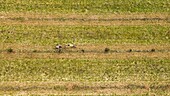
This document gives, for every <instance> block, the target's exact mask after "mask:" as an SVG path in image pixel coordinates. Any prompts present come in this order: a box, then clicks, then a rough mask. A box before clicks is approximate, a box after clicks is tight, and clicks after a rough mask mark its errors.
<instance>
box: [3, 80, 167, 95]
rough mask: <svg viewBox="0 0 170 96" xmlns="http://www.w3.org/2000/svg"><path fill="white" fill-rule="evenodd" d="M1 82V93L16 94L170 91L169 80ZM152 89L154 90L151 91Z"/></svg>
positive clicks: (122, 93)
mask: <svg viewBox="0 0 170 96" xmlns="http://www.w3.org/2000/svg"><path fill="white" fill-rule="evenodd" d="M154 83H156V82H152V83H149V82H124V83H119V82H95V83H92V82H17V81H16V82H1V83H0V85H1V86H0V93H1V94H2V93H3V94H9V93H12V94H15V95H28V94H36V95H38V94H39V95H45V94H46V95H48V94H69V95H70V94H72V95H73V94H74V95H80V94H81V95H82V94H86V95H88V94H93V95H95V94H116V95H133V94H138V95H141V94H148V93H149V94H150V93H152V92H157V91H158V90H160V91H163V92H167V93H168V94H169V92H168V91H170V90H169V89H170V85H169V84H168V82H161V83H156V85H154ZM151 90H152V91H151Z"/></svg>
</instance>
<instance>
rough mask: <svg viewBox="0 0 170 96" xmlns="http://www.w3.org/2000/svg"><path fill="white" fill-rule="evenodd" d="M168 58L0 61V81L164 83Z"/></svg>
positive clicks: (167, 69) (169, 68)
mask: <svg viewBox="0 0 170 96" xmlns="http://www.w3.org/2000/svg"><path fill="white" fill-rule="evenodd" d="M169 63H170V61H169V59H147V58H146V59H145V58H143V59H142V58H141V59H130V60H114V59H111V60H110V59H104V60H97V59H96V60H95V59H92V60H88V59H56V60H55V59H18V60H1V61H0V64H1V68H0V73H1V74H0V77H1V78H0V81H11V80H12V81H93V82H94V81H120V82H123V81H129V80H130V81H131V80H132V81H150V82H152V81H161V82H163V81H168V80H169V79H170V78H169V76H168V75H169V70H170V67H169Z"/></svg>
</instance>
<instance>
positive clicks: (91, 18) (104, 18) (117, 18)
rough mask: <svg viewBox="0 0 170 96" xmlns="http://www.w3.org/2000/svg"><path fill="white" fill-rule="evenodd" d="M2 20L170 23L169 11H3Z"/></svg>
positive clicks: (46, 23) (62, 22)
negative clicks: (115, 12) (88, 12)
mask: <svg viewBox="0 0 170 96" xmlns="http://www.w3.org/2000/svg"><path fill="white" fill-rule="evenodd" d="M17 18H18V19H19V20H18V19H17ZM154 18H156V19H159V20H154ZM16 19H17V20H16ZM20 19H21V20H20ZM34 19H35V20H34ZM41 19H46V20H41ZM62 19H64V20H62ZM145 19H146V20H145ZM147 19H148V20H147ZM150 19H151V20H150ZM152 19H153V20H152ZM60 20H61V21H60ZM0 21H1V24H3V25H4V24H5V25H11V24H12V25H15V24H22V25H23V24H24V25H101V26H110V25H117V26H119V25H144V24H145V25H166V26H168V25H170V22H169V14H168V13H162V14H161V13H147V14H137V13H136V14H135V13H134V14H106V15H83V14H55V15H54V14H53V15H47V14H31V13H26V14H24V13H11V14H10V13H1V14H0Z"/></svg>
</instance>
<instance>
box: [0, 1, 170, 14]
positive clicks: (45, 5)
mask: <svg viewBox="0 0 170 96" xmlns="http://www.w3.org/2000/svg"><path fill="white" fill-rule="evenodd" d="M0 4H1V5H0V6H1V8H0V11H1V12H32V13H35V12H36V13H48V14H56V13H78V14H91V13H92V14H93V13H94V14H105V13H123V12H126V13H128V12H169V10H170V9H169V6H170V4H169V0H161V1H160V0H143V1H141V0H133V1H129V0H124V1H121V0H114V1H113V0H107V1H106V0H100V1H91V0H85V1H82V0H76V2H75V0H69V1H65V0H50V1H40V0H38V1H29V0H25V1H21V0H19V1H17V2H15V1H14V0H7V1H1V2H0Z"/></svg>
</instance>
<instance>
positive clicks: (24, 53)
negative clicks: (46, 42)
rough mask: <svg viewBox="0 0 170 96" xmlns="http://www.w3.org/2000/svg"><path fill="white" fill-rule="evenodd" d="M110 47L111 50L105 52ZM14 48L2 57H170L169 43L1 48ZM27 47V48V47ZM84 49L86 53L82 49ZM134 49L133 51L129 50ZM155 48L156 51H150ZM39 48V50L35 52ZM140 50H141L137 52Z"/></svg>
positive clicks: (1, 56)
mask: <svg viewBox="0 0 170 96" xmlns="http://www.w3.org/2000/svg"><path fill="white" fill-rule="evenodd" d="M106 47H108V48H109V49H110V50H111V51H110V52H109V53H107V54H104V49H105V48H106ZM7 48H13V50H14V52H13V53H8V52H5V51H3V52H1V54H0V59H17V58H30V59H33V58H50V59H55V58H70V59H73V58H80V59H83V58H86V59H127V58H143V57H145V58H170V51H169V50H170V47H169V44H167V45H154V44H153V45H139V44H125V45H122V44H115V45H97V44H96V45H91V44H89V45H88V44H87V45H77V48H75V49H69V48H68V49H63V53H55V52H54V49H53V47H52V46H29V45H25V46H24V45H18V44H10V45H8V44H4V45H3V47H2V46H1V48H0V49H1V50H6V49H7ZM25 48H26V49H25ZM82 49H83V50H84V53H83V52H82V51H81V50H82ZM129 49H132V52H128V50H129ZM151 49H155V50H156V51H155V52H150V50H151ZM34 50H37V52H33V51H34ZM137 51H140V52H137Z"/></svg>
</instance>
